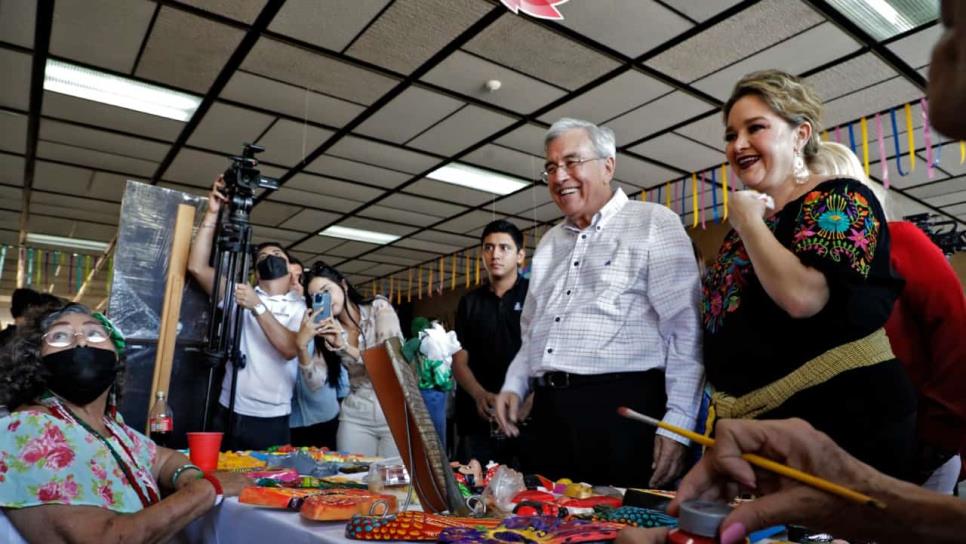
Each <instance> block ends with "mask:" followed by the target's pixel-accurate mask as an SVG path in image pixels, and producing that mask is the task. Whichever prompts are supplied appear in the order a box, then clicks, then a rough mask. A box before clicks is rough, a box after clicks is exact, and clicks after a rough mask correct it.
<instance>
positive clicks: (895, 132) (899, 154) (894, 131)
mask: <svg viewBox="0 0 966 544" xmlns="http://www.w3.org/2000/svg"><path fill="white" fill-rule="evenodd" d="M896 109H898V108H892V109H891V110H889V117H890V119H891V120H892V144H893V145H892V147H893V148H894V149H895V153H896V170H897V171H898V172H899V175H900V176H903V177H905V176H907V175H908V174H909V173H908V172H906V171H905V170H903V169H902V151H900V149H899V126H898V125H897V124H896ZM881 160H885V156H883V157H882V159H881Z"/></svg>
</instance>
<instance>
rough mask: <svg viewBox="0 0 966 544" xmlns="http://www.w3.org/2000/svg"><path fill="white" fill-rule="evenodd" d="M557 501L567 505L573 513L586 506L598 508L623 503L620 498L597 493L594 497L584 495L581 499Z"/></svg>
mask: <svg viewBox="0 0 966 544" xmlns="http://www.w3.org/2000/svg"><path fill="white" fill-rule="evenodd" d="M557 502H558V503H559V504H560V505H561V506H566V507H567V509H568V510H570V511H571V512H572V513H575V512H576V511H577V510H580V509H585V508H597V507H598V506H609V507H611V508H616V507H618V506H620V505H621V499H620V498H618V497H609V496H605V495H596V496H593V497H583V498H579V499H561V500H559V501H557Z"/></svg>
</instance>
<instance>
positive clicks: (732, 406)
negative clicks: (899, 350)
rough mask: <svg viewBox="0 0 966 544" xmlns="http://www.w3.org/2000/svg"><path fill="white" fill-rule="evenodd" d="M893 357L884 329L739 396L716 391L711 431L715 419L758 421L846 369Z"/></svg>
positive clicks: (822, 355) (710, 413) (844, 345)
mask: <svg viewBox="0 0 966 544" xmlns="http://www.w3.org/2000/svg"><path fill="white" fill-rule="evenodd" d="M894 358H895V355H894V354H893V353H892V347H891V346H890V345H889V338H888V337H887V336H886V333H885V329H879V330H877V331H875V332H873V333H872V334H870V335H868V336H866V337H865V338H860V339H858V340H854V341H852V342H849V343H848V344H842V345H841V346H838V347H836V348H832V349H830V350H828V351H826V352H825V353H823V354H821V355H819V356H818V357H815V358H814V359H812V360H810V361H808V362H806V363H805V364H803V365H802V366H800V367H798V368H797V369H795V370H794V371H792V372H791V373H789V374H788V375H786V376H784V377H782V378H779V379H777V380H775V381H773V382H772V383H770V384H768V385H765V386H763V387H760V388H758V389H756V390H754V391H751V392H750V393H746V394H744V395H742V396H740V397H733V396H731V395H728V394H726V393H723V392H721V391H715V392H714V393H713V394H712V395H711V409H710V410H709V411H708V412H709V413H708V427H707V428H708V431H709V432H710V430H711V429H713V428H714V419H715V418H732V419H753V418H756V417H758V416H760V415H761V414H764V413H767V412H770V411H772V410H774V409H775V408H778V407H779V406H781V405H782V404H784V403H785V401H787V400H788V399H789V398H791V396H792V395H794V394H795V393H798V392H799V391H804V390H806V389H808V388H810V387H815V386H816V385H820V384H823V383H825V382H827V381H828V380H831V379H832V378H834V377H835V376H838V375H839V374H841V373H843V372H845V371H847V370H852V369H855V368H862V367H867V366H873V365H877V364H879V363H884V362H886V361H888V360H890V359H894Z"/></svg>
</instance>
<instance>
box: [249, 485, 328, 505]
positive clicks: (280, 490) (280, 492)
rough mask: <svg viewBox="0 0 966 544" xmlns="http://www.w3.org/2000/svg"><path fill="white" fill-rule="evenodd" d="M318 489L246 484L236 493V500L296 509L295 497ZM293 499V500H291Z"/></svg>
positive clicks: (304, 495)
mask: <svg viewBox="0 0 966 544" xmlns="http://www.w3.org/2000/svg"><path fill="white" fill-rule="evenodd" d="M318 492H319V490H318V489H295V488H291V487H259V486H254V485H252V486H248V487H245V488H243V489H242V491H241V494H240V495H238V502H240V503H242V504H250V505H252V506H260V507H262V508H279V509H284V508H289V509H293V510H294V509H297V506H298V505H299V503H298V500H297V499H303V498H305V497H308V496H309V495H314V494H316V493H318ZM293 501H294V502H293Z"/></svg>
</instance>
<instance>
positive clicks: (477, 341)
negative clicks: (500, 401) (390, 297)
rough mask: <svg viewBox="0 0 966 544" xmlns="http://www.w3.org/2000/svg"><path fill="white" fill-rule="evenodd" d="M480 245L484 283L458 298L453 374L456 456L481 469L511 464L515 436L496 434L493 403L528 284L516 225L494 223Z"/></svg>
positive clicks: (516, 343) (516, 341)
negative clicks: (522, 271) (473, 461)
mask: <svg viewBox="0 0 966 544" xmlns="http://www.w3.org/2000/svg"><path fill="white" fill-rule="evenodd" d="M480 241H481V242H482V244H483V265H484V267H485V268H486V273H487V276H488V278H489V282H488V283H487V284H486V285H483V286H481V287H479V288H477V289H474V290H473V291H470V292H469V293H467V294H466V295H464V296H463V298H462V299H460V304H459V308H458V309H457V310H456V335H457V337H459V341H460V344H462V345H463V350H462V351H460V352H458V353H456V354H455V355H454V356H453V374H454V375H455V376H456V381H457V382H459V388H458V389H457V391H456V429H457V432H458V434H459V451H458V455H459V458H460V459H461V460H462V461H464V462H465V461H469V460H470V459H472V458H475V459H477V460H479V461H480V462H481V463H483V464H484V465H485V464H486V463H487V461H490V460H493V461H498V462H501V463H508V462H512V461H513V458H514V457H515V456H516V438H506V437H505V436H504V435H503V434H502V433H499V431H498V427H497V425H496V422H495V419H494V418H495V413H494V404H493V403H494V401H495V400H496V395H497V393H498V392H499V391H500V387H501V386H502V385H503V377H504V376H505V375H506V369H507V367H508V366H509V365H510V361H512V360H513V357H514V356H515V355H516V354H517V350H519V349H520V313H521V312H522V310H523V301H524V299H525V298H526V296H527V286H528V285H529V282H528V281H527V280H526V279H525V278H523V277H521V276H520V275H519V274H518V267H519V266H520V265H521V264H522V263H523V258H524V256H525V252H524V249H523V234H522V233H521V232H520V229H518V228H517V227H516V225H514V224H513V223H510V222H509V221H504V220H502V219H501V220H498V221H493V222H492V223H490V224H489V225H487V226H486V228H484V229H483V235H482V236H481V237H480ZM491 422H492V425H491ZM491 429H492V430H493V433H492V434H491Z"/></svg>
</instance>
